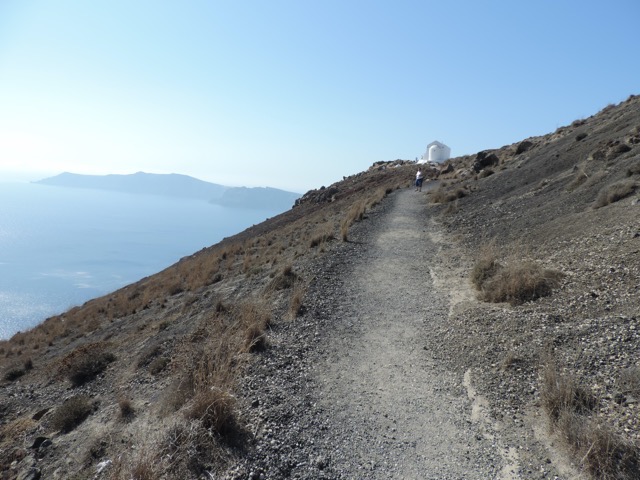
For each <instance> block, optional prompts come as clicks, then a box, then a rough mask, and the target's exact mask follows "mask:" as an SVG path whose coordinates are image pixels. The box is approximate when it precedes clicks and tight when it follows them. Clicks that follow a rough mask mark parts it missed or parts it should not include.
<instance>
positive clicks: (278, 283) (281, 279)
mask: <svg viewBox="0 0 640 480" xmlns="http://www.w3.org/2000/svg"><path fill="white" fill-rule="evenodd" d="M297 279H298V275H297V274H296V273H295V272H294V271H293V267H292V265H291V264H288V265H286V266H285V267H284V268H283V269H282V271H281V272H280V273H279V274H277V275H276V276H275V277H273V279H272V280H271V281H270V282H269V284H268V285H267V287H266V288H265V292H266V293H273V292H277V291H279V290H287V289H289V288H291V287H293V285H294V284H295V283H296V280H297Z"/></svg>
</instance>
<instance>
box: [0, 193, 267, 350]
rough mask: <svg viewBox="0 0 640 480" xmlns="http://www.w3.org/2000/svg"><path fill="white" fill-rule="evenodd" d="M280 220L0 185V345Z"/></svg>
mask: <svg viewBox="0 0 640 480" xmlns="http://www.w3.org/2000/svg"><path fill="white" fill-rule="evenodd" d="M277 213H280V212H278V211H267V210H244V209H229V208H224V207H220V206H217V205H212V204H208V203H206V202H202V201H196V200H188V199H175V198H169V197H160V196H146V195H130V194H124V193H116V192H107V191H104V192H103V191H97V190H82V189H70V188H62V187H51V186H45V185H37V184H29V183H0V339H6V338H8V337H10V336H11V335H13V334H14V333H16V332H17V331H24V330H27V329H29V328H31V327H33V326H35V325H37V324H38V323H40V322H41V321H43V320H44V319H45V318H47V317H49V316H51V315H55V314H58V313H62V312H64V311H66V310H68V309H69V308H71V307H73V306H75V305H81V304H82V303H84V302H85V301H87V300H89V299H91V298H95V297H98V296H101V295H104V294H106V293H109V292H111V291H113V290H116V289H118V288H120V287H122V286H124V285H127V284H129V283H132V282H135V281H137V280H139V279H141V278H143V277H145V276H147V275H151V274H153V273H156V272H159V271H160V270H162V269H164V268H165V267H168V266H169V265H172V264H173V263H175V262H176V261H178V260H179V259H180V258H181V257H184V256H185V255H190V254H192V253H194V252H196V251H198V250H200V249H201V248H203V247H207V246H210V245H213V244H215V243H217V242H218V241H220V240H222V239H223V238H224V237H228V236H230V235H233V234H235V233H238V232H240V231H242V230H244V229H245V228H247V227H249V226H251V225H253V224H256V223H260V222H262V221H263V220H265V219H266V218H269V217H272V216H274V215H276V214H277Z"/></svg>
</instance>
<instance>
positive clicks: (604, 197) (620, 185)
mask: <svg viewBox="0 0 640 480" xmlns="http://www.w3.org/2000/svg"><path fill="white" fill-rule="evenodd" d="M637 188H638V183H636V182H635V181H633V180H623V181H621V182H616V183H613V184H611V185H608V186H606V187H605V188H603V189H602V190H601V191H600V193H599V194H598V198H596V201H595V202H594V204H593V207H594V208H601V207H604V206H606V205H609V204H611V203H615V202H618V201H620V200H622V199H623V198H627V197H628V196H630V195H633V194H634V193H635V191H636V190H637Z"/></svg>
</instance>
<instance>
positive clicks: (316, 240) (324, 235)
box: [309, 223, 334, 248]
mask: <svg viewBox="0 0 640 480" xmlns="http://www.w3.org/2000/svg"><path fill="white" fill-rule="evenodd" d="M333 238H334V237H333V225H331V224H330V223H325V224H324V225H321V226H319V227H317V228H316V230H315V231H314V233H313V234H312V235H311V242H310V243H309V246H310V247H311V248H315V247H318V246H322V245H324V244H325V243H327V242H328V241H330V240H333Z"/></svg>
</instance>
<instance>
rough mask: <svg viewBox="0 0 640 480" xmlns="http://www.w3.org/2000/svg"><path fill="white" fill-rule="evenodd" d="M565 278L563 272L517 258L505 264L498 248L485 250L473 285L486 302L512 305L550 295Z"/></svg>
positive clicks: (486, 248) (479, 260) (492, 247)
mask: <svg viewBox="0 0 640 480" xmlns="http://www.w3.org/2000/svg"><path fill="white" fill-rule="evenodd" d="M562 277H563V274H562V273H561V272H558V271H556V270H551V269H545V268H543V267H542V266H540V265H539V264H537V263H535V262H533V261H530V260H526V259H525V260H523V259H518V258H515V257H513V258H511V259H510V261H508V262H505V263H501V262H500V261H499V260H498V257H497V253H496V247H495V244H490V245H489V246H487V247H485V248H483V250H482V251H481V254H480V256H479V258H478V259H477V261H476V263H475V265H474V266H473V268H472V270H471V273H470V279H471V282H472V283H473V285H474V286H475V287H476V288H477V289H478V290H479V291H480V297H481V298H482V299H483V300H484V301H486V302H493V303H500V302H509V303H510V304H511V305H520V304H522V303H525V302H529V301H532V300H536V299H538V298H540V297H545V296H547V295H550V294H551V292H552V290H553V288H555V287H556V286H557V285H558V283H559V281H560V279H561V278H562Z"/></svg>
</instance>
